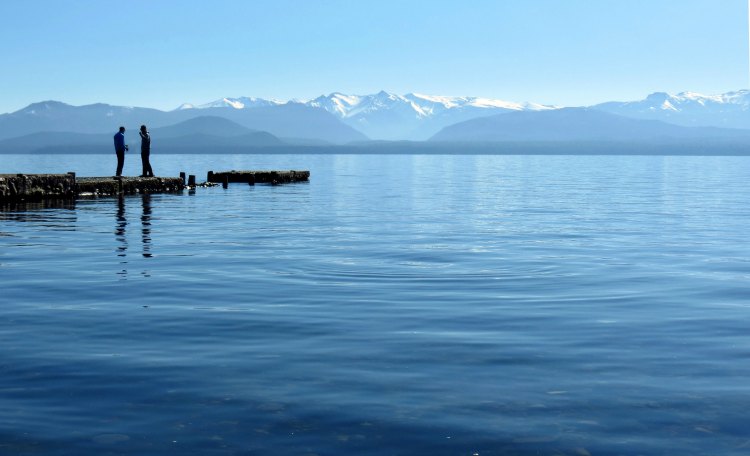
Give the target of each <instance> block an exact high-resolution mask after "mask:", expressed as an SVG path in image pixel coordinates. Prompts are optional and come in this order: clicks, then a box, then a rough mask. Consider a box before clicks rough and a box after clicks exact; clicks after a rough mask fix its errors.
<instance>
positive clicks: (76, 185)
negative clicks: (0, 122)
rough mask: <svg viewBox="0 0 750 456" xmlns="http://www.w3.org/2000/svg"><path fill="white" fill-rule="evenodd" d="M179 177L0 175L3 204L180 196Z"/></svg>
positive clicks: (180, 185) (181, 184)
mask: <svg viewBox="0 0 750 456" xmlns="http://www.w3.org/2000/svg"><path fill="white" fill-rule="evenodd" d="M184 188H185V182H184V181H183V180H182V179H181V178H179V177H119V178H115V177H82V178H77V179H76V175H75V173H67V174H0V201H3V202H9V201H41V200H49V199H72V198H76V197H78V196H112V195H122V194H125V195H130V194H135V193H169V192H180V191H182V190H183V189H184Z"/></svg>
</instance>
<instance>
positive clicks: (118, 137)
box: [115, 127, 128, 177]
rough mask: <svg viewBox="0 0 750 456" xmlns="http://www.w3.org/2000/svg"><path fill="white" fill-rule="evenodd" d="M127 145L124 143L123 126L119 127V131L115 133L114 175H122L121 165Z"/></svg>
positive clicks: (123, 161) (123, 162)
mask: <svg viewBox="0 0 750 456" xmlns="http://www.w3.org/2000/svg"><path fill="white" fill-rule="evenodd" d="M126 150H128V145H127V144H125V127H120V131H118V132H117V133H115V153H116V154H117V173H116V174H115V176H117V177H120V176H122V166H123V165H124V164H125V151H126Z"/></svg>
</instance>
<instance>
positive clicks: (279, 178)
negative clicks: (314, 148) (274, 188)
mask: <svg viewBox="0 0 750 456" xmlns="http://www.w3.org/2000/svg"><path fill="white" fill-rule="evenodd" d="M206 180H207V181H208V182H214V183H217V184H224V183H227V184H231V183H241V184H286V183H290V182H306V181H308V180H310V171H294V170H288V171H220V172H213V171H209V172H208V177H207V178H206Z"/></svg>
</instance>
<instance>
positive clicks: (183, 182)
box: [180, 171, 185, 185]
mask: <svg viewBox="0 0 750 456" xmlns="http://www.w3.org/2000/svg"><path fill="white" fill-rule="evenodd" d="M180 179H182V185H185V171H180Z"/></svg>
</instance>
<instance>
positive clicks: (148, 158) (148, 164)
mask: <svg viewBox="0 0 750 456" xmlns="http://www.w3.org/2000/svg"><path fill="white" fill-rule="evenodd" d="M143 169H144V173H143V174H145V175H147V176H148V177H154V170H153V169H151V154H150V153H148V152H147V153H146V162H145V165H144V167H143Z"/></svg>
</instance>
